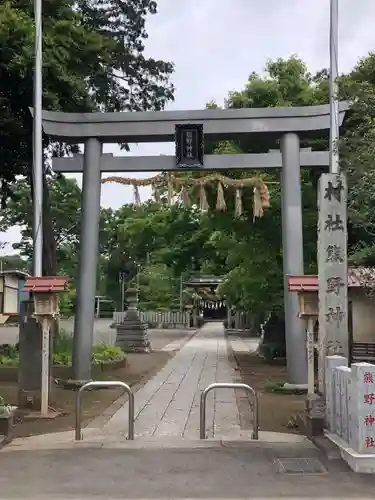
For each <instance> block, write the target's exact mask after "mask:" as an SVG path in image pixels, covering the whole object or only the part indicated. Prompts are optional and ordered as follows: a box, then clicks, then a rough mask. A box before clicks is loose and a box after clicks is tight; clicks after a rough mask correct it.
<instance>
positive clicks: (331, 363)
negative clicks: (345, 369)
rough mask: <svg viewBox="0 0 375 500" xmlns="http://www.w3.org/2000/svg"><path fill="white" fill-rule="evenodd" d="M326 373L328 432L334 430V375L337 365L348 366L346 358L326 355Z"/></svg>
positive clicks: (335, 427)
mask: <svg viewBox="0 0 375 500" xmlns="http://www.w3.org/2000/svg"><path fill="white" fill-rule="evenodd" d="M325 363H326V366H325V370H324V372H325V373H326V379H325V381H326V386H325V397H326V426H327V429H328V430H329V431H330V432H336V429H337V425H336V375H335V371H336V368H337V367H338V366H348V360H347V358H344V357H343V356H327V357H326V358H325Z"/></svg>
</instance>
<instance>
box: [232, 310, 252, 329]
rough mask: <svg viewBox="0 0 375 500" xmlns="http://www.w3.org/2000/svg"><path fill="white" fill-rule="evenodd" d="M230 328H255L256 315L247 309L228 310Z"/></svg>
mask: <svg viewBox="0 0 375 500" xmlns="http://www.w3.org/2000/svg"><path fill="white" fill-rule="evenodd" d="M227 322H228V329H229V330H253V329H254V326H255V318H254V315H253V314H251V313H250V312H246V311H230V310H229V311H228V317H227Z"/></svg>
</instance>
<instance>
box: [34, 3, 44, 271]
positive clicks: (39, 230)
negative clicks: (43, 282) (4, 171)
mask: <svg viewBox="0 0 375 500" xmlns="http://www.w3.org/2000/svg"><path fill="white" fill-rule="evenodd" d="M34 18H35V48H34V57H35V65H34V103H33V108H34V126H33V153H34V154H33V156H34V158H33V172H32V173H33V184H34V193H33V202H34V204H33V240H34V241H33V274H34V276H42V253H43V227H42V213H43V212H42V209H43V143H42V92H43V90H42V89H43V86H42V36H43V33H42V0H34Z"/></svg>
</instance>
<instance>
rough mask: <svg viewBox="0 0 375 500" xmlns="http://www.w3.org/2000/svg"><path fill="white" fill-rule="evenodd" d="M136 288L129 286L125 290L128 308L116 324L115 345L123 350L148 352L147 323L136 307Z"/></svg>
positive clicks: (149, 348) (149, 346)
mask: <svg viewBox="0 0 375 500" xmlns="http://www.w3.org/2000/svg"><path fill="white" fill-rule="evenodd" d="M137 295H138V289H137V288H136V287H134V286H131V287H129V288H128V289H127V291H126V296H127V302H128V309H127V311H126V315H125V317H124V319H123V321H122V322H121V323H117V324H116V345H117V346H118V347H121V349H122V350H123V351H124V352H150V351H151V344H150V341H149V338H148V334H147V327H148V325H147V323H146V322H144V321H142V320H141V318H140V316H139V314H138V308H137Z"/></svg>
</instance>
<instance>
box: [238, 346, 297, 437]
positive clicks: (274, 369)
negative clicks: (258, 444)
mask: <svg viewBox="0 0 375 500" xmlns="http://www.w3.org/2000/svg"><path fill="white" fill-rule="evenodd" d="M228 343H229V345H230V347H231V349H230V350H231V353H232V356H231V357H232V362H233V363H234V365H235V367H236V369H237V372H238V377H239V381H242V382H244V383H245V384H248V385H250V386H251V387H253V388H254V389H255V390H256V391H257V393H258V398H259V428H260V430H261V431H273V432H288V433H295V434H299V430H298V428H296V427H293V425H292V424H293V417H294V416H295V415H296V414H297V413H299V412H302V411H304V409H305V399H306V396H304V395H296V394H280V393H273V392H267V391H266V389H265V386H266V384H267V382H286V367H285V366H282V365H277V364H267V363H266V362H265V361H264V360H263V359H262V358H260V357H259V356H258V355H257V354H256V353H255V352H250V351H248V352H245V351H244V350H242V349H241V350H238V351H236V345H238V344H237V343H236V342H230V341H229V342H228ZM243 399H245V400H244V401H242V400H243ZM237 403H238V405H239V407H240V413H241V420H242V421H241V425H242V426H243V427H244V428H248V427H249V425H251V422H248V421H247V419H248V412H247V411H241V407H244V409H245V410H246V409H247V408H248V401H247V398H239V400H238V401H237Z"/></svg>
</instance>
